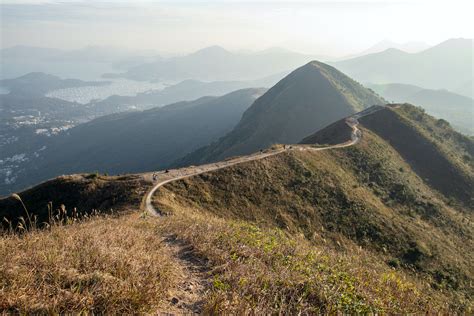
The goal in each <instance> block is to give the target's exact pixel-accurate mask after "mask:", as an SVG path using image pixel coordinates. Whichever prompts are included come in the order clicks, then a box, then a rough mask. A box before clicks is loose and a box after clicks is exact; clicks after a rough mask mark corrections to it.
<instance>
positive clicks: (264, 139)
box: [180, 61, 384, 164]
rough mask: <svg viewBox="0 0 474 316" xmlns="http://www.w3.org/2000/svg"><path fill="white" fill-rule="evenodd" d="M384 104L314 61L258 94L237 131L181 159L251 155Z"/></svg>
mask: <svg viewBox="0 0 474 316" xmlns="http://www.w3.org/2000/svg"><path fill="white" fill-rule="evenodd" d="M383 103H384V101H383V100H382V99H381V98H379V97H378V96H376V95H375V94H373V93H372V92H370V91H369V90H367V89H365V88H364V87H362V86H361V85H360V84H358V83H357V82H355V81H353V80H352V79H350V78H349V77H347V76H345V75H344V74H342V73H340V72H339V71H337V70H336V69H334V68H332V67H330V66H328V65H325V64H323V63H320V62H316V61H313V62H311V63H308V64H307V65H305V66H303V67H300V68H298V69H296V70H295V71H293V72H292V73H290V74H289V75H288V76H286V77H285V78H284V79H282V80H281V81H280V82H278V83H277V84H276V85H275V86H274V87H272V88H271V89H270V90H268V91H267V92H266V93H265V94H264V95H263V96H262V97H260V98H259V99H257V100H256V101H255V103H254V104H253V105H252V106H251V107H250V108H249V109H248V110H247V111H245V113H244V115H243V116H242V119H241V120H240V122H239V124H238V125H237V126H236V127H235V128H234V130H232V132H230V133H229V134H227V135H226V136H225V137H223V138H221V139H220V140H219V141H217V142H216V143H214V144H212V145H210V146H208V147H206V148H202V149H200V150H198V151H196V152H195V153H192V154H191V155H188V156H187V157H185V159H184V160H183V161H181V162H180V164H188V163H196V162H199V163H200V162H204V161H212V160H220V159H223V158H226V157H229V156H233V155H241V154H248V153H251V152H254V151H258V150H259V149H261V148H265V147H268V146H270V145H272V144H274V143H285V144H291V143H296V142H298V141H300V140H301V139H302V138H303V137H305V136H307V135H308V134H310V133H312V132H314V131H315V130H318V129H320V128H322V127H324V126H326V125H327V124H329V123H331V122H334V121H336V120H338V119H340V118H342V117H345V116H348V115H350V114H352V113H355V112H357V111H360V110H362V109H364V108H366V107H368V106H371V105H374V104H383Z"/></svg>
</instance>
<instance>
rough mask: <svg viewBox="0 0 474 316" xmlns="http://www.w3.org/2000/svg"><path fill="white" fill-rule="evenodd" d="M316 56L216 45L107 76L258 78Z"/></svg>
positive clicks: (204, 78) (178, 78)
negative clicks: (244, 50)
mask: <svg viewBox="0 0 474 316" xmlns="http://www.w3.org/2000/svg"><path fill="white" fill-rule="evenodd" d="M314 58H315V56H310V55H304V54H300V53H295V52H291V51H287V50H284V49H270V50H265V51H261V52H256V53H233V52H230V51H227V50H225V49H224V48H222V47H219V46H212V47H208V48H204V49H201V50H199V51H197V52H195V53H192V54H189V55H185V56H180V57H173V58H167V59H162V60H158V61H156V62H152V63H146V64H143V65H139V66H136V67H132V68H130V69H129V70H128V71H127V72H126V73H123V74H106V75H105V76H104V77H106V78H113V77H124V78H128V79H133V80H183V79H198V80H204V81H228V80H255V79H257V78H261V77H265V76H269V75H272V74H275V73H280V72H284V71H289V70H291V69H294V68H296V67H297V66H299V65H301V64H304V63H307V62H309V61H310V60H312V59H314Z"/></svg>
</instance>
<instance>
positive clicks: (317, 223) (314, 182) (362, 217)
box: [155, 105, 474, 312]
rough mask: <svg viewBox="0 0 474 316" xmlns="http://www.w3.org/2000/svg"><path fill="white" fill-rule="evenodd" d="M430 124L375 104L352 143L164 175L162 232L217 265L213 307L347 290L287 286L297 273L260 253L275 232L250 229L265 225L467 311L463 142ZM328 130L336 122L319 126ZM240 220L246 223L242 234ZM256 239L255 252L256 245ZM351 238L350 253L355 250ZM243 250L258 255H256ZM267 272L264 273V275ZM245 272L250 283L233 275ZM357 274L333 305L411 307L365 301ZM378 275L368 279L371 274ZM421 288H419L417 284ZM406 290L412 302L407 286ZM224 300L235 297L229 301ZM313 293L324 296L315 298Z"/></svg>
mask: <svg viewBox="0 0 474 316" xmlns="http://www.w3.org/2000/svg"><path fill="white" fill-rule="evenodd" d="M436 123H439V121H437V120H435V119H433V118H431V117H429V116H427V115H426V114H424V113H423V111H421V110H420V109H417V108H415V107H413V106H410V105H402V106H399V107H396V108H395V107H394V108H386V109H384V110H381V111H379V112H375V113H374V114H371V115H368V116H366V117H362V118H361V119H360V128H361V129H362V131H363V138H362V141H361V142H360V143H359V144H357V145H355V146H352V147H348V148H345V149H335V150H327V151H322V152H321V151H320V152H311V151H298V150H294V151H289V152H286V153H284V154H280V155H277V156H273V157H270V158H268V159H265V160H260V161H252V162H248V163H245V164H241V165H237V166H232V167H229V168H226V169H221V170H218V171H215V172H212V173H208V174H202V175H199V176H195V177H192V178H188V179H184V180H180V181H175V182H172V183H170V184H167V185H165V187H164V188H162V189H161V190H160V191H159V192H158V193H157V196H156V197H155V203H156V206H157V207H158V208H159V209H160V210H163V211H164V212H166V213H167V214H172V216H171V219H169V220H167V225H168V226H167V231H168V232H170V233H174V234H178V235H179V234H181V235H183V236H185V237H184V238H185V240H186V241H188V242H189V243H191V244H192V246H193V247H195V249H196V251H197V252H198V253H199V254H200V255H202V256H204V258H207V259H208V260H210V261H211V262H215V263H216V264H217V265H220V264H223V265H224V266H223V267H222V269H223V271H222V272H221V273H220V274H219V280H220V281H221V282H222V283H223V284H226V285H227V286H225V287H221V288H218V289H215V292H216V293H215V294H214V295H217V297H218V299H216V301H217V303H216V304H217V307H216V308H229V307H228V305H227V304H230V306H239V307H240V308H243V306H245V307H249V306H254V307H255V306H257V307H262V306H264V308H270V307H269V306H272V304H276V302H275V301H273V299H274V297H275V296H277V297H278V298H279V299H280V300H281V301H283V302H288V305H287V306H286V308H292V307H294V306H298V307H299V308H301V309H303V306H313V307H314V306H318V307H319V308H321V309H317V310H318V311H324V310H325V309H324V307H328V306H334V305H333V304H335V303H334V301H331V299H328V298H329V297H339V298H340V297H345V296H346V295H349V294H348V293H340V294H339V295H336V296H331V295H329V294H328V293H327V292H324V290H323V289H321V288H320V287H317V286H316V285H314V287H313V285H311V284H312V281H310V280H312V279H311V278H309V279H304V278H303V279H301V282H304V281H303V280H307V282H308V283H304V284H306V285H307V286H308V287H307V288H306V287H305V288H306V290H307V291H308V292H305V293H306V294H300V293H299V292H298V291H289V289H290V288H299V287H298V286H303V285H301V284H300V283H298V282H297V281H295V278H296V276H295V275H294V274H292V273H297V272H296V271H301V270H298V268H296V267H294V266H293V265H290V266H285V265H283V266H279V265H278V264H279V261H278V258H279V257H278V256H277V255H275V256H272V255H271V253H274V251H278V250H273V249H280V248H278V247H280V245H281V244H280V243H282V239H283V237H277V236H278V233H277V234H276V236H274V237H271V238H270V240H273V243H275V244H273V243H272V241H270V240H267V239H265V238H264V237H262V236H261V235H260V233H259V232H260V231H264V232H267V230H275V229H276V230H277V231H278V232H280V233H281V232H282V231H283V232H284V236H292V237H290V238H292V239H293V240H295V239H297V237H296V236H300V235H302V236H304V237H305V239H306V241H307V242H309V243H310V244H311V246H309V247H310V249H314V251H318V250H319V251H323V252H324V251H327V250H322V249H324V247H325V246H327V245H332V246H331V247H335V249H337V253H339V254H341V253H352V254H354V253H357V252H358V251H360V252H359V253H361V252H364V254H363V256H365V257H366V258H373V259H374V260H376V261H378V262H379V263H384V264H386V266H387V267H388V266H390V267H392V268H393V269H395V270H396V271H397V272H398V273H402V274H404V275H405V277H406V278H407V279H411V280H412V281H411V282H415V284H425V285H426V284H430V287H431V289H430V290H429V291H431V290H433V293H432V294H430V296H431V297H432V300H430V302H429V303H428V306H430V307H429V308H428V309H431V310H432V311H441V310H442V309H443V308H448V309H450V310H451V311H454V310H458V309H459V310H464V311H465V312H468V311H469V310H470V308H471V307H472V306H471V302H472V301H471V298H472V295H473V294H474V293H473V292H472V288H471V287H470V283H471V282H472V281H473V278H474V275H473V273H472V265H471V262H472V260H473V258H472V253H473V249H474V244H473V236H474V234H473V233H474V232H473V230H472V226H471V224H470V223H472V211H471V210H472V204H470V203H471V200H472V192H473V190H472V186H473V179H474V178H473V175H474V170H473V166H472V157H473V151H472V146H473V145H474V144H473V142H472V140H470V139H468V138H466V137H464V136H462V135H460V134H458V133H456V132H454V131H453V130H452V129H451V128H449V126H447V125H444V123H443V121H441V123H442V124H441V125H436ZM336 128H338V125H337V124H333V125H331V126H330V127H328V129H336ZM405 130H407V131H406V132H405ZM346 132H347V131H346V130H342V133H346ZM329 134H331V131H328V130H323V131H321V132H318V133H316V134H315V135H312V136H311V137H310V138H307V139H306V141H310V140H311V141H320V142H326V140H325V139H326V138H327V136H328V135H329ZM333 134H337V133H336V131H333ZM439 137H443V138H444V139H445V141H443V142H441V139H439ZM415 147H417V148H418V149H415ZM448 151H449V152H448ZM427 157H429V158H427ZM463 157H464V158H463ZM460 159H461V160H460ZM439 169H443V170H439ZM441 178H442V179H443V183H442V184H440V182H439V181H438V180H440V179H441ZM173 217H174V218H175V219H174V220H173ZM214 221H216V222H219V221H220V224H219V225H222V226H224V227H227V228H222V230H223V231H226V229H227V230H230V231H232V233H230V234H229V235H227V234H225V233H224V232H221V229H220V228H216V227H213V228H212V229H214V231H215V230H217V232H216V233H211V232H210V231H208V232H207V235H206V234H203V233H202V230H205V227H206V225H207V226H209V223H211V222H212V223H214ZM241 223H245V224H241ZM239 225H251V226H250V228H248V230H249V233H247V230H244V229H240V228H239V227H240V226H239ZM245 227H248V226H245ZM242 230H243V231H242ZM264 234H265V233H264ZM266 234H269V233H268V232H267V233H266ZM272 236H273V235H272ZM294 242H296V241H294ZM260 243H261V244H260ZM297 243H298V244H300V245H303V244H304V242H302V241H298V242H297ZM242 244H244V245H245V246H242ZM259 245H260V246H261V247H262V249H263V250H262V254H260V252H258V250H257V249H259V248H258V247H259ZM265 247H270V248H269V249H272V250H269V252H268V255H264V253H265V249H267V248H265ZM272 247H275V248H272ZM294 247H295V248H296V245H295V246H294ZM311 247H313V248H311ZM356 247H360V250H357V251H356V250H354V249H355V248H356ZM229 249H230V250H229ZM253 251H255V252H258V254H257V253H256V254H255V257H254V256H253ZM295 252H296V251H295ZM297 256H298V255H296V254H295V258H294V260H295V261H291V260H290V259H286V260H290V261H291V262H292V264H295V265H297V266H298V267H299V264H300V263H297V262H298V260H297V259H296V258H297ZM234 257H235V258H236V259H235V260H232V259H230V258H234ZM227 258H229V259H227ZM227 260H228V261H227ZM225 262H232V263H228V265H226V264H225ZM367 264H368V263H367V262H366V265H367ZM254 267H258V268H254ZM353 267H354V268H355V269H356V270H357V271H360V270H364V269H366V268H367V266H359V263H357V261H354V262H353ZM302 269H304V270H302V271H306V272H307V273H308V274H309V275H313V274H317V273H319V272H317V271H321V270H318V269H317V268H314V269H313V268H310V267H308V266H305V268H302ZM263 271H271V272H263ZM288 271H291V272H288ZM266 273H271V277H270V278H266V277H265V275H266ZM288 274H291V277H289V276H288ZM250 275H253V277H252V280H253V281H252V283H253V284H255V286H254V287H252V286H250V285H248V284H246V283H242V282H241V281H239V280H242V279H246V278H249V277H250ZM359 277H360V276H357V274H356V273H355V272H354V271H353V272H351V273H349V276H348V279H350V280H357V281H354V282H355V284H358V285H357V286H356V288H357V290H355V292H356V293H357V294H355V293H354V292H353V293H352V294H353V295H354V296H352V299H349V300H348V301H347V302H350V303H347V305H346V304H345V303H342V302H339V304H341V305H339V306H345V308H346V309H344V310H346V311H349V310H352V311H355V309H352V308H355V306H371V307H368V310H372V311H373V310H375V309H377V308H379V309H378V310H379V311H384V312H396V311H397V308H400V309H399V310H398V311H399V312H400V311H401V310H404V311H405V312H408V311H409V310H410V308H409V307H406V306H405V307H402V306H403V304H409V301H410V300H409V299H408V297H405V298H401V297H394V296H391V294H388V292H384V290H382V292H384V293H385V294H386V296H384V298H383V299H382V298H380V299H379V300H375V301H373V300H371V299H370V298H369V296H368V295H367V293H364V290H363V289H362V288H361V287H358V286H359V285H360V284H361V281H360V279H358V278H359ZM381 277H382V276H381V275H379V276H374V279H373V281H375V280H378V279H379V278H381ZM407 279H405V280H407ZM283 280H286V281H283ZM315 282H316V281H315ZM366 282H367V281H366ZM369 282H371V281H369ZM306 285H305V286H306ZM259 286H261V287H265V288H269V289H271V290H270V293H268V296H267V295H266V293H267V292H258V293H259V294H258V296H257V295H256V296H254V295H252V294H250V295H247V294H248V293H249V292H248V291H252V290H249V288H250V289H254V288H255V287H256V288H258V287H259ZM286 286H287V287H286ZM373 286H374V287H378V286H376V285H373ZM323 288H324V287H323ZM342 288H344V287H342ZM286 290H288V291H286ZM396 291H397V293H398V294H401V293H402V292H403V291H402V290H401V289H398V290H396ZM425 291H428V290H427V289H424V290H421V292H418V293H428V292H425ZM321 292H324V293H325V294H323V295H322V294H321ZM415 292H416V291H415ZM244 293H246V295H244ZM251 293H255V292H251ZM296 293H298V294H296ZM293 295H296V296H297V297H298V298H299V300H296V298H295V297H294V296H293ZM298 295H300V296H298ZM321 295H322V296H321ZM413 295H414V296H413V297H411V299H415V298H414V297H415V296H416V295H417V294H413ZM214 297H215V296H214ZM233 297H236V298H238V299H236V301H230V298H233ZM316 297H318V298H320V299H321V297H325V298H326V299H322V301H318V299H316ZM355 298H357V299H355ZM384 299H388V300H390V299H392V303H391V304H392V305H391V306H392V307H387V306H385V307H384V303H383V301H384ZM293 300H294V301H293ZM415 300H416V301H417V302H419V304H420V305H419V306H417V307H413V308H414V309H412V312H414V311H416V312H421V311H424V310H425V311H426V307H423V303H422V302H423V300H424V298H423V295H421V296H419V297H418V298H416V299H415ZM289 302H293V304H294V305H292V304H290V303H289ZM232 304H237V305H232ZM239 304H240V305H239ZM265 304H268V305H265ZM378 304H380V305H378ZM277 306H278V305H277ZM375 306H378V307H375ZM395 306H398V307H395ZM442 306H444V307H442ZM296 310H298V309H296ZM459 310H458V311H459ZM293 311H294V310H293ZM326 311H327V310H326Z"/></svg>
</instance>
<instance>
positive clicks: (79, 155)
mask: <svg viewBox="0 0 474 316" xmlns="http://www.w3.org/2000/svg"><path fill="white" fill-rule="evenodd" d="M263 92H264V90H263V89H244V90H239V91H235V92H233V93H229V94H227V95H225V96H222V97H203V98H201V99H198V100H195V101H192V102H180V103H176V104H172V105H169V106H165V107H162V108H154V109H151V110H147V111H143V112H132V113H120V114H114V115H110V116H105V117H101V118H99V119H96V120H93V121H91V122H88V123H84V124H81V125H79V126H77V127H75V128H72V129H70V130H68V132H67V133H63V134H61V135H59V136H57V137H54V138H51V139H50V140H49V141H48V142H45V143H44V145H45V146H46V148H47V149H46V150H44V151H42V152H41V153H40V155H38V156H37V157H35V158H34V159H31V160H27V161H24V162H20V163H21V164H20V165H19V166H20V168H18V170H17V171H16V179H15V182H14V183H9V184H1V185H0V194H6V193H8V192H11V191H14V190H18V189H22V188H24V187H26V186H28V185H32V184H34V183H36V182H39V181H44V180H46V179H48V178H52V177H55V176H58V175H61V174H70V173H82V172H94V171H99V172H100V173H113V174H117V173H125V172H128V173H129V172H140V171H147V170H156V169H162V168H165V167H166V166H167V165H168V164H170V163H171V162H172V161H174V160H176V159H178V158H180V157H183V156H184V155H186V154H187V153H189V152H191V151H192V150H195V149H197V148H199V147H200V146H204V145H206V144H209V143H210V142H212V141H214V140H216V139H218V138H219V137H221V136H222V135H224V134H225V133H226V132H228V131H230V130H231V129H232V127H233V126H235V124H236V123H237V122H238V120H239V119H240V117H241V115H242V113H243V112H244V111H245V110H246V109H247V108H248V107H249V106H250V104H252V102H253V101H254V100H255V99H256V98H257V97H259V96H260V95H261V94H262V93H263Z"/></svg>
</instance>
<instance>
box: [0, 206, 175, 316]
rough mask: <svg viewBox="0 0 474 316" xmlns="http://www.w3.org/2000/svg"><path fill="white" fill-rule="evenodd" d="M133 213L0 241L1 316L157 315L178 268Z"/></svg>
mask: <svg viewBox="0 0 474 316" xmlns="http://www.w3.org/2000/svg"><path fill="white" fill-rule="evenodd" d="M156 221H157V219H155V218H148V219H143V218H140V217H139V216H138V214H132V215H125V216H121V217H115V218H113V217H110V216H109V217H93V218H91V219H88V220H86V221H84V222H80V223H75V224H72V225H66V226H60V225H53V226H52V227H51V228H50V229H48V230H33V231H31V232H29V233H26V234H23V235H15V234H11V233H6V234H4V235H3V236H1V237H0V311H4V312H7V313H11V312H15V313H64V312H86V311H88V312H94V313H102V312H107V313H111V314H117V313H121V314H123V313H137V312H147V311H151V310H155V309H156V308H157V307H158V306H160V305H161V304H162V303H163V301H164V300H165V299H166V298H167V296H168V291H169V289H170V288H172V287H174V285H175V282H176V276H177V273H178V272H179V271H178V267H177V266H176V265H175V262H174V261H173V259H172V258H171V257H170V255H169V252H168V251H167V249H166V248H165V246H164V245H163V244H162V242H161V241H162V239H161V238H159V237H160V236H159V235H157V233H156V230H155V225H156Z"/></svg>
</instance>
